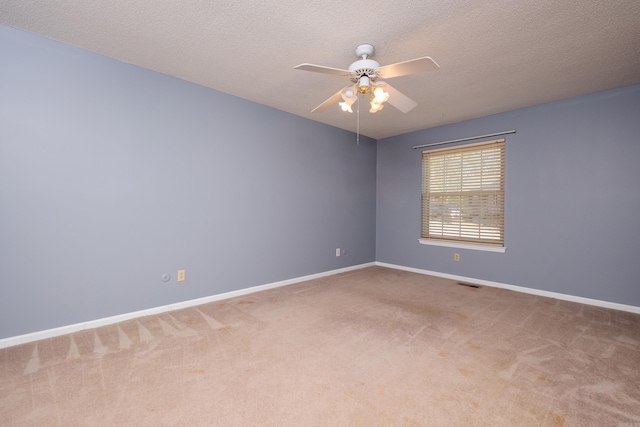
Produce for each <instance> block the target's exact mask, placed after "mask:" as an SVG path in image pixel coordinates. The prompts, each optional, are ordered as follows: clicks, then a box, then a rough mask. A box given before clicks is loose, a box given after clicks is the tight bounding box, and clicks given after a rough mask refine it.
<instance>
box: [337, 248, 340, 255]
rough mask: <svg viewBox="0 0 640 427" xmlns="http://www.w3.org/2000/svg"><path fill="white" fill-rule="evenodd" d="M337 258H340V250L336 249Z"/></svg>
mask: <svg viewBox="0 0 640 427" xmlns="http://www.w3.org/2000/svg"><path fill="white" fill-rule="evenodd" d="M336 256H340V248H336Z"/></svg>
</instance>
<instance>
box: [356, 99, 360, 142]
mask: <svg viewBox="0 0 640 427" xmlns="http://www.w3.org/2000/svg"><path fill="white" fill-rule="evenodd" d="M356 116H357V118H356V145H360V99H359V98H358V111H357V112H356Z"/></svg>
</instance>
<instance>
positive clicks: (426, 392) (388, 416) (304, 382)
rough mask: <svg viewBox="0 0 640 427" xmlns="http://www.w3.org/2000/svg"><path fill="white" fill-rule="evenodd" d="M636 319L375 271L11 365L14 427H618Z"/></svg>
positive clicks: (189, 312)
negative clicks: (183, 426) (169, 426)
mask: <svg viewBox="0 0 640 427" xmlns="http://www.w3.org/2000/svg"><path fill="white" fill-rule="evenodd" d="M638 354H640V315H638V314H633V313H628V312H621V311H616V310H610V309H604V308H599V307H593V306H588V305H582V304H578V303H573V302H566V301H560V300H554V299H550V298H544V297H539V296H534V295H530V294H522V293H517V292H513V291H508V290H504V289H496V288H485V287H481V288H480V289H473V288H469V287H466V286H457V285H456V284H455V282H454V281H451V280H448V279H442V278H436V277H431V276H424V275H420V274H416V273H409V272H404V271H398V270H391V269H386V268H381V267H371V268H366V269H362V270H357V271H354V272H349V273H344V274H340V275H335V276H331V277H325V278H321V279H316V280H312V281H308V282H304V283H298V284H295V285H290V286H285V287H281V288H277V289H272V290H268V291H264V292H258V293H254V294H250V295H245V296H243V297H238V298H233V299H228V300H225V301H218V302H215V303H209V304H204V305H201V306H197V307H192V308H188V309H184V310H178V311H174V312H170V313H164V314H160V315H156V316H148V317H143V318H139V319H133V320H129V321H126V322H122V323H119V324H115V325H110V326H105V327H102V328H98V329H93V330H86V331H82V332H77V333H73V334H70V335H65V336H60V337H56V338H51V339H47V340H42V341H38V342H33V343H29V344H24V345H20V346H15V347H10V348H6V349H2V350H0V424H1V425H3V426H24V425H38V426H40V425H42V426H44V425H47V426H76V425H77V426H86V425H92V426H102V425H104V426H114V425H127V426H128V425H142V426H163V425H171V426H175V425H188V426H205V425H206V426H309V427H312V426H322V427H326V426H367V427H370V426H412V427H418V426H435V427H438V426H483V425H486V426H496V427H498V426H536V427H539V426H554V427H559V426H585V427H589V426H594V427H595V426H598V427H601V426H623V425H629V426H630V425H637V424H639V423H640V412H639V411H640V388H639V387H638V384H640V358H638Z"/></svg>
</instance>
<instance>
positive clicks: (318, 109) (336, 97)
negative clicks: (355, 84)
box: [311, 86, 352, 113]
mask: <svg viewBox="0 0 640 427" xmlns="http://www.w3.org/2000/svg"><path fill="white" fill-rule="evenodd" d="M349 87H352V86H347V87H343V88H342V89H340V90H339V91H337V92H336V93H334V94H333V95H331V97H330V98H329V99H327V100H326V101H324V102H323V103H322V104H320V105H318V106H317V107H316V108H314V109H313V110H311V112H312V113H321V112H322V111H324V110H326V109H327V108H328V107H329V106H330V105H331V104H335V103H336V102H338V101H339V100H341V99H342V91H343V90H345V89H347V88H349Z"/></svg>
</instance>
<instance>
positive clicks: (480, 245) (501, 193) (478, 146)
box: [418, 138, 506, 252]
mask: <svg viewBox="0 0 640 427" xmlns="http://www.w3.org/2000/svg"><path fill="white" fill-rule="evenodd" d="M495 148H498V149H499V150H500V151H499V154H498V155H499V165H500V166H499V172H498V174H499V189H498V190H496V189H495V188H494V189H491V190H483V189H481V188H475V190H473V192H474V193H475V194H476V195H477V194H478V193H479V194H481V195H482V197H485V195H484V194H482V193H484V192H486V193H487V196H489V197H491V196H492V195H493V196H495V198H496V200H499V201H501V202H502V205H501V206H500V209H499V212H498V214H497V219H494V220H496V221H497V222H498V224H499V231H498V233H499V236H498V238H496V239H495V240H496V243H493V242H491V241H488V240H489V239H493V238H492V237H491V236H492V235H493V234H495V233H492V232H487V231H486V230H490V229H489V228H487V229H486V230H485V233H486V235H485V236H484V240H482V241H481V240H480V239H481V238H482V235H483V230H482V228H481V226H480V225H478V230H477V232H478V236H479V238H478V239H477V240H476V239H474V238H473V237H472V236H470V235H469V233H467V235H466V236H463V233H464V232H465V231H467V230H473V227H471V228H469V226H470V225H471V223H468V222H467V223H464V224H465V226H463V225H462V224H463V222H462V221H463V220H462V216H463V215H469V211H470V210H471V209H472V207H469V206H468V205H467V206H468V209H467V212H466V213H465V212H464V209H463V207H462V206H463V204H464V203H463V200H464V198H465V197H466V198H469V197H470V195H469V194H467V195H465V190H463V187H465V186H467V185H469V183H471V185H477V184H475V182H477V175H476V178H475V179H474V178H468V179H467V180H465V177H464V174H463V173H464V168H463V165H464V163H462V160H463V158H462V157H461V160H460V167H459V170H460V174H459V175H460V176H459V178H457V177H456V176H455V175H451V176H453V177H454V179H453V180H454V181H455V180H456V178H457V180H458V183H457V184H456V183H454V186H455V185H458V186H459V187H460V188H459V189H458V190H457V191H453V192H451V191H444V190H442V191H440V192H438V191H435V192H434V191H428V189H427V188H426V187H427V185H428V177H427V176H426V174H427V170H428V167H427V165H426V164H425V162H426V161H428V159H434V158H441V157H443V156H455V155H458V154H461V153H476V155H477V153H478V152H480V151H482V150H483V149H484V150H493V151H494V150H495ZM445 161H446V160H445V159H443V160H442V162H445ZM474 161H477V160H471V159H469V160H468V161H467V165H469V164H471V165H472V166H473V163H474ZM494 162H495V160H494ZM481 165H483V163H482V162H481ZM421 167H422V183H421V187H422V190H421V208H420V213H421V225H420V228H421V230H420V238H419V239H418V241H419V242H420V243H421V244H425V245H435V246H444V247H454V248H462V249H475V250H484V251H491V252H505V251H506V244H505V238H504V235H505V221H504V216H505V215H504V214H505V169H506V140H505V139H504V138H500V139H495V140H489V141H482V142H477V143H472V144H463V145H456V146H454V147H446V148H436V149H427V150H424V151H422V162H421ZM493 167H494V169H495V165H493ZM473 171H474V172H475V173H476V174H477V173H478V171H479V173H480V174H481V175H482V174H483V173H485V174H486V175H489V176H490V177H492V178H494V186H495V177H493V176H492V175H491V174H492V171H491V170H490V169H489V167H484V166H480V168H479V169H478V167H477V166H476V167H475V169H474V170H473ZM493 175H495V172H493ZM445 176H446V175H445V173H444V172H442V173H441V175H440V177H439V178H441V179H443V181H442V182H445V183H446V182H447V181H446V179H445ZM479 185H480V187H482V184H479ZM448 186H449V185H448V184H441V185H440V187H441V188H443V189H444V188H446V187H448ZM433 197H439V198H440V199H441V200H445V199H446V198H447V197H454V198H455V197H457V198H458V199H459V204H458V206H457V207H458V208H459V210H458V212H459V215H460V219H459V220H458V221H457V222H456V221H451V222H445V221H444V217H443V218H442V219H441V221H440V227H442V233H441V234H440V235H439V236H437V235H436V234H439V233H433V234H429V232H428V227H429V225H430V224H431V223H432V222H436V223H437V221H434V219H433V218H437V216H431V217H429V216H428V215H429V214H428V212H425V209H427V208H428V201H429V199H432V198H433ZM467 200H468V199H467ZM486 203H487V202H483V204H482V206H483V207H484V206H485V204H486ZM444 204H445V203H444V202H442V205H444ZM431 206H433V204H432V205H431ZM440 209H441V210H443V209H444V208H443V207H442V206H440ZM481 212H482V210H481ZM436 215H437V214H436ZM442 215H444V213H443V214H442ZM481 217H482V214H481ZM487 217H489V216H487ZM451 224H458V227H459V230H458V233H460V234H458V235H456V236H454V235H452V234H451V233H452V232H451V228H452V227H453V226H451ZM447 225H449V226H450V227H447ZM446 228H448V230H447V232H449V234H450V235H449V236H447V235H446V233H445V231H444V230H445V229H446ZM463 229H464V231H463ZM487 236H489V237H487Z"/></svg>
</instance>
